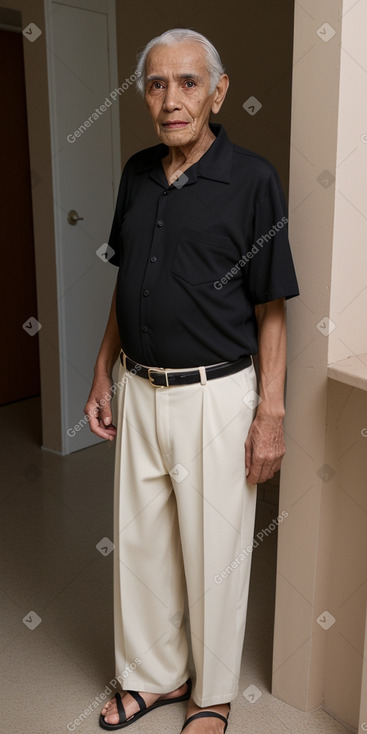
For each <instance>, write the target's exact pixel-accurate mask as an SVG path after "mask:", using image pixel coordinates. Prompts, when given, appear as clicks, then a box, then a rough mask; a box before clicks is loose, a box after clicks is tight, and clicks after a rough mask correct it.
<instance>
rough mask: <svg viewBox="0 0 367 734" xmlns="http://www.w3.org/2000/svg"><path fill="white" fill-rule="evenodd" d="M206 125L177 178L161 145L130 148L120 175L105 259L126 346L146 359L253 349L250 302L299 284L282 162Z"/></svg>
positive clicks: (232, 355) (155, 361)
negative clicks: (205, 135)
mask: <svg viewBox="0 0 367 734" xmlns="http://www.w3.org/2000/svg"><path fill="white" fill-rule="evenodd" d="M210 128H211V130H212V132H213V133H214V134H215V136H216V139H215V140H214V141H213V143H212V144H211V146H210V147H209V148H208V150H207V151H206V153H204V155H203V156H202V157H201V158H200V159H199V160H198V161H197V162H196V163H195V164H193V165H192V166H191V167H190V168H188V169H186V171H184V173H182V175H181V176H180V177H179V179H177V181H175V183H174V184H172V185H169V184H168V181H167V179H166V176H165V173H164V169H163V166H162V158H164V157H165V156H166V155H167V154H168V147H167V146H165V145H163V144H159V145H156V146H154V147H152V148H147V149H146V150H142V151H140V152H139V153H136V154H135V155H133V156H132V157H131V158H130V159H129V160H128V162H127V163H126V166H125V168H124V171H123V174H122V177H121V182H120V187H119V192H118V197H117V203H116V210H115V215H114V219H113V224H112V229H111V234H110V237H109V242H108V244H109V245H110V247H111V248H112V249H113V250H114V254H113V256H112V257H111V258H110V259H109V262H111V263H112V264H114V265H118V266H119V272H118V279H117V303H116V310H117V321H118V326H119V332H120V338H121V345H122V348H123V350H124V351H125V353H126V354H127V355H128V356H129V357H131V358H132V359H134V360H136V361H137V362H140V363H142V364H145V365H152V366H158V367H166V368H167V367H173V368H180V367H195V366H199V365H210V364H215V363H217V362H223V361H235V360H237V359H239V358H240V357H242V356H244V355H248V354H255V353H256V352H257V348H258V346H257V323H256V318H255V312H254V306H255V305H256V304H260V303H265V302H267V301H271V300H274V299H276V298H282V297H284V298H292V297H293V296H296V295H298V292H299V291H298V286H297V279H296V275H295V271H294V266H293V260H292V255H291V251H290V246H289V241H288V235H287V210H286V203H285V198H284V194H283V191H282V187H281V184H280V180H279V176H278V173H277V171H276V169H275V168H274V166H273V165H272V164H271V163H270V162H269V161H268V160H266V159H265V158H263V157H262V156H260V155H258V154H256V153H253V152H251V151H249V150H246V149H244V148H241V147H239V146H237V145H235V144H233V143H232V142H231V141H230V140H229V139H228V137H227V135H226V133H225V131H224V128H223V127H222V126H221V125H214V124H211V125H210Z"/></svg>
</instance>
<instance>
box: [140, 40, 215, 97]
mask: <svg viewBox="0 0 367 734" xmlns="http://www.w3.org/2000/svg"><path fill="white" fill-rule="evenodd" d="M183 41H197V42H198V43H201V45H202V46H203V48H204V50H205V55H206V62H207V68H208V72H209V76H210V94H212V92H214V89H215V87H216V86H217V84H218V82H219V79H220V77H221V75H222V74H223V73H224V66H223V64H222V62H221V58H220V56H219V53H218V51H217V49H216V48H215V47H214V46H213V44H212V43H210V41H209V40H208V38H206V37H205V36H203V35H202V34H201V33H197V32H196V31H192V30H190V28H172V29H171V30H170V31H165V32H164V33H162V35H161V36H156V38H153V39H152V40H151V41H149V43H148V44H147V45H146V46H145V49H144V50H143V51H142V52H141V53H140V54H139V55H138V58H137V60H138V64H137V68H136V73H137V77H138V79H137V81H136V86H137V89H138V91H139V92H140V94H142V95H144V92H145V65H146V60H147V56H148V54H149V51H150V50H151V49H152V48H154V46H172V45H173V44H175V43H182V42H183Z"/></svg>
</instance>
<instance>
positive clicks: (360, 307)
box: [329, 2, 367, 362]
mask: <svg viewBox="0 0 367 734" xmlns="http://www.w3.org/2000/svg"><path fill="white" fill-rule="evenodd" d="M350 5H351V3H350V2H344V4H343V8H344V17H343V28H342V38H341V41H342V51H341V68H340V98H339V126H338V143H337V168H336V181H335V187H336V193H335V219H334V230H335V234H334V241H333V264H332V287H331V308H330V318H331V319H332V320H333V322H334V323H335V325H336V328H335V329H334V331H333V332H332V334H330V339H329V362H335V361H337V360H340V359H345V358H346V357H350V356H352V355H356V354H364V353H366V352H367V329H366V320H365V315H366V313H367V282H366V274H367V247H366V242H367V207H366V196H367V84H366V69H367V44H366V20H367V17H366V3H358V4H357V5H356V7H355V8H352V9H350ZM348 11H349V12H348ZM363 141H364V142H363Z"/></svg>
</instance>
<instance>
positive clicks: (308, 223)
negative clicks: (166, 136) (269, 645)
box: [272, 0, 367, 730]
mask: <svg viewBox="0 0 367 734" xmlns="http://www.w3.org/2000/svg"><path fill="white" fill-rule="evenodd" d="M325 22H327V23H328V24H330V26H332V27H333V28H334V29H335V31H336V33H335V35H334V37H333V38H330V40H329V41H327V42H325V41H323V40H321V38H319V36H318V35H317V33H316V32H317V29H318V28H320V27H322V26H324V24H325ZM366 22H367V11H366V6H365V5H364V4H363V3H360V4H358V3H353V2H351V1H349V0H346V1H345V2H343V1H342V0H338V2H336V1H335V0H310V2H308V3H307V6H304V4H303V5H302V6H301V5H300V4H298V3H297V4H296V14H295V38H294V59H295V64H294V70H293V102H292V135H291V167H290V236H291V241H292V244H293V250H294V254H295V260H296V268H297V272H298V275H299V279H300V286H301V297H300V298H299V299H297V300H296V301H295V302H294V303H290V304H289V308H288V326H289V360H288V384H287V418H286V432H287V455H286V458H285V461H284V466H283V471H282V475H281V484H280V508H279V510H280V511H282V510H283V509H285V510H287V511H288V513H289V518H288V519H287V522H284V523H282V525H281V526H280V528H279V545H278V565H277V595H276V614H275V639H274V661H273V687H272V692H273V693H274V695H276V696H278V697H279V698H282V699H284V700H286V701H288V702H289V703H292V704H293V705H295V706H297V707H298V708H301V709H303V710H305V711H309V710H312V709H314V708H316V707H318V706H320V705H323V706H324V708H325V709H326V710H328V711H329V712H331V713H332V714H333V715H334V716H335V717H336V718H338V719H340V720H341V721H344V722H345V723H347V724H348V725H349V726H352V727H354V728H357V727H358V721H359V719H360V722H362V718H361V717H362V716H363V709H362V706H363V705H364V706H365V703H364V704H363V701H362V700H361V680H362V668H363V649H364V648H363V646H364V633H365V614H366V587H367V572H366V551H367V534H366V518H367V501H366V494H365V488H366V480H365V476H366V462H365V459H364V456H365V455H366V443H365V442H366V440H367V439H366V438H364V437H363V435H362V434H361V430H362V428H363V427H364V426H365V425H366V424H367V421H366V408H367V395H366V393H365V392H363V391H361V390H359V389H356V388H351V387H348V386H346V385H343V384H339V383H338V382H335V381H334V380H328V377H327V374H328V363H329V362H330V361H334V359H340V358H342V357H344V356H347V355H349V354H352V353H353V351H354V350H360V351H363V352H367V345H366V336H365V327H364V326H363V321H364V318H363V317H362V313H363V314H364V312H365V309H366V305H367V304H366V297H367V296H366V290H364V291H362V289H363V288H364V289H366V286H365V273H366V264H367V259H366V258H367V256H366V250H365V247H364V243H365V239H364V241H363V242H362V235H363V233H365V231H366V227H365V223H366V218H367V217H366V214H367V211H366V206H365V202H364V198H365V186H363V178H365V173H362V171H365V159H366V155H367V152H366V146H365V145H364V144H363V143H362V141H361V140H360V135H361V134H362V133H364V132H365V125H364V121H365V119H366V117H365V114H363V113H365V105H366V95H365V82H364V80H365V71H362V70H361V69H360V68H359V67H358V64H359V63H363V64H364V67H365V66H366V58H365V57H364V58H363V56H362V52H363V53H364V54H365V51H364V45H362V35H363V34H362V29H363V28H365V27H366ZM341 43H342V44H343V49H341ZM350 54H351V55H352V57H351V56H350ZM340 66H341V69H340ZM339 82H340V83H339ZM325 171H328V172H329V174H331V176H332V177H335V178H336V181H335V183H331V185H328V186H325V185H322V183H319V182H318V181H317V179H318V176H319V175H320V174H322V180H323V181H324V182H325V180H326V179H325V174H324V172H325ZM329 174H327V176H328V175H329ZM330 180H331V179H330ZM363 197H364V198H363ZM347 199H349V202H348V201H347ZM362 221H363V224H362ZM363 248H364V254H363V253H362V249H363ZM347 253H348V257H346V255H347ZM361 291H362V292H361ZM325 317H328V318H331V319H333V321H335V322H336V325H337V328H336V329H335V330H334V331H333V332H331V333H330V334H328V333H326V331H327V329H325V325H326V322H325ZM318 324H319V325H320V327H321V330H320V329H318V328H317V325H318ZM324 612H326V615H324V614H323V613H324ZM330 615H332V616H333V617H334V618H335V622H334V623H333V624H332V625H331V626H330V627H329V628H328V629H326V628H325V627H323V626H322V624H319V623H318V621H317V620H318V618H319V619H320V617H321V620H320V621H321V622H323V620H326V622H327V618H329V619H330V620H331V616H330ZM323 623H324V624H325V622H323ZM364 673H365V677H364V686H365V685H366V671H364ZM360 706H361V709H360ZM364 716H365V713H364ZM364 721H365V722H366V719H365V718H364ZM366 728H367V725H366V723H365V729H366ZM365 729H364V730H365Z"/></svg>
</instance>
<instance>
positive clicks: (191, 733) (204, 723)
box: [185, 698, 230, 734]
mask: <svg viewBox="0 0 367 734" xmlns="http://www.w3.org/2000/svg"><path fill="white" fill-rule="evenodd" d="M229 709H230V706H229V704H228V703H221V704H218V705H216V706H208V707H206V708H203V709H201V708H200V707H199V706H197V705H196V703H195V702H194V701H193V700H192V698H190V700H189V703H188V707H187V716H186V721H187V720H188V719H189V718H190V716H194V714H199V713H201V712H202V713H205V712H206V711H208V712H209V711H212V712H215V713H217V714H220V715H221V716H224V718H225V719H227V718H228V715H229ZM226 728H227V724H226V723H225V722H224V721H223V720H222V719H218V718H217V717H214V716H200V717H198V718H197V719H194V721H190V723H189V724H187V726H185V734H223V732H224V731H225V730H226Z"/></svg>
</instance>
